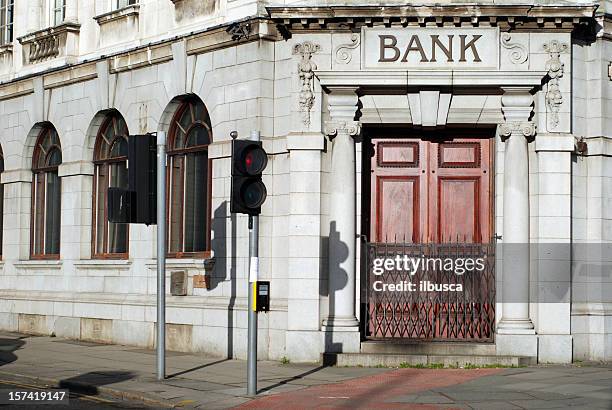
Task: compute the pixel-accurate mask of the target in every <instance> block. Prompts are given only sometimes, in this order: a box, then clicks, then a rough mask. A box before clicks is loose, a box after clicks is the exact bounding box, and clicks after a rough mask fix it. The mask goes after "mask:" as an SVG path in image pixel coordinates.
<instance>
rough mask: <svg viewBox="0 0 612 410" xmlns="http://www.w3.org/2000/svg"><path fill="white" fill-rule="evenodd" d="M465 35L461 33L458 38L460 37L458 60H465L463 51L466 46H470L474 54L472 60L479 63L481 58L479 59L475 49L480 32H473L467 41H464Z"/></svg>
mask: <svg viewBox="0 0 612 410" xmlns="http://www.w3.org/2000/svg"><path fill="white" fill-rule="evenodd" d="M466 37H467V36H466V35H463V34H462V35H460V36H459V38H461V58H459V61H462V62H463V61H467V60H466V59H465V51H466V50H467V49H468V48H471V49H472V54H473V55H474V62H476V63H480V61H482V60H480V56H479V55H478V50H477V49H476V41H478V39H479V38H480V37H482V36H481V35H480V34H474V35H473V36H472V39H471V40H470V41H469V42H468V43H466V42H465V39H466Z"/></svg>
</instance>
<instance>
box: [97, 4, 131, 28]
mask: <svg viewBox="0 0 612 410" xmlns="http://www.w3.org/2000/svg"><path fill="white" fill-rule="evenodd" d="M138 13H140V4H131V5H129V6H127V7H123V8H120V9H117V10H113V11H110V12H108V13H104V14H100V15H98V16H95V17H94V20H96V22H97V23H98V25H99V26H102V25H104V24H106V23H110V22H111V21H115V20H122V19H127V18H129V17H132V16H134V17H135V16H138Z"/></svg>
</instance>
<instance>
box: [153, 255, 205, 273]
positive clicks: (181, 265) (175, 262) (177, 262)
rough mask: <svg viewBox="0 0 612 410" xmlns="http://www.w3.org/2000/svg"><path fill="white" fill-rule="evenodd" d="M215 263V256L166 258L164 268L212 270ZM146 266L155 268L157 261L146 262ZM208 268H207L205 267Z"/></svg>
mask: <svg viewBox="0 0 612 410" xmlns="http://www.w3.org/2000/svg"><path fill="white" fill-rule="evenodd" d="M214 264H215V258H214V257H211V258H206V259H192V258H185V259H166V270H169V269H203V270H212V267H213V266H214ZM146 265H147V268H149V269H151V270H155V269H157V261H151V262H147V264H146ZM207 268H208V269H207Z"/></svg>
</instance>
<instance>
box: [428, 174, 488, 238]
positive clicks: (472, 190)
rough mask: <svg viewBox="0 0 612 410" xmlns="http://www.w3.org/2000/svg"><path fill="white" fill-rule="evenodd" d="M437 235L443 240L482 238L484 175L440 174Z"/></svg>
mask: <svg viewBox="0 0 612 410" xmlns="http://www.w3.org/2000/svg"><path fill="white" fill-rule="evenodd" d="M438 187H439V194H438V198H437V203H436V207H437V208H438V232H437V239H438V240H439V242H441V243H449V242H461V243H465V242H468V243H475V242H479V241H480V233H479V230H480V223H479V222H480V215H479V206H478V198H479V196H480V193H479V191H480V190H479V187H480V178H479V177H474V178H465V177H454V178H450V177H439V178H438Z"/></svg>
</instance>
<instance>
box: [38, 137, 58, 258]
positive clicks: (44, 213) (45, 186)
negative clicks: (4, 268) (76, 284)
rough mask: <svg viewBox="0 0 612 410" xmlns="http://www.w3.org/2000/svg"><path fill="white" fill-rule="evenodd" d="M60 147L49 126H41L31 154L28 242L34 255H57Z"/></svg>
mask: <svg viewBox="0 0 612 410" xmlns="http://www.w3.org/2000/svg"><path fill="white" fill-rule="evenodd" d="M61 163H62V148H61V146H60V141H59V137H58V135H57V132H56V131H55V129H54V128H53V127H52V126H46V127H44V128H43V130H42V131H41V133H40V134H39V136H38V139H37V141H36V145H35V146H34V155H33V158H32V172H33V173H34V176H33V180H32V206H33V209H32V244H31V254H32V257H34V258H58V257H59V253H60V226H61V220H60V217H61V199H62V188H61V179H60V177H59V176H58V166H59V165H60V164H61Z"/></svg>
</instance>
